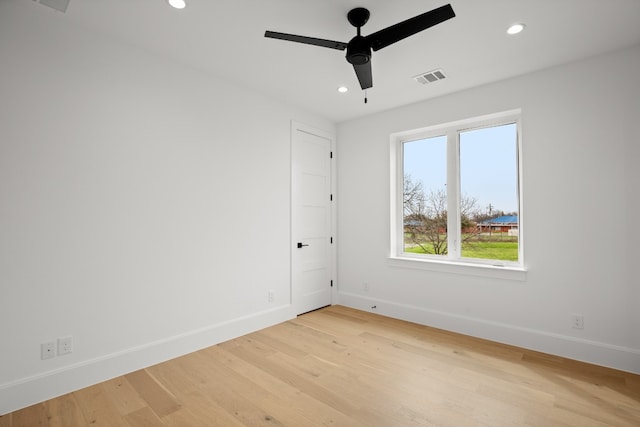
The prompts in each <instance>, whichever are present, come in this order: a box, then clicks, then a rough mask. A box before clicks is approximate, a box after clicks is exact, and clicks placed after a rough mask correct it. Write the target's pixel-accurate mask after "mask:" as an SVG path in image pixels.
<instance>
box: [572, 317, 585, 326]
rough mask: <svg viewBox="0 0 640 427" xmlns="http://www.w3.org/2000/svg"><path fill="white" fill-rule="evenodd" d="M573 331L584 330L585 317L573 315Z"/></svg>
mask: <svg viewBox="0 0 640 427" xmlns="http://www.w3.org/2000/svg"><path fill="white" fill-rule="evenodd" d="M571 320H572V325H571V327H572V328H573V329H584V316H583V315H582V314H572V315H571Z"/></svg>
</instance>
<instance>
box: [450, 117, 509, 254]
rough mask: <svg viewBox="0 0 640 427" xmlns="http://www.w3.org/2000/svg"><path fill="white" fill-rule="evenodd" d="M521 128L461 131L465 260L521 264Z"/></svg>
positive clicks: (462, 228) (461, 198)
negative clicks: (519, 213)
mask: <svg viewBox="0 0 640 427" xmlns="http://www.w3.org/2000/svg"><path fill="white" fill-rule="evenodd" d="M517 147H518V144H517V127H516V124H515V123H513V124H507V125H501V126H494V127H489V128H482V129H475V130H470V131H466V132H460V224H461V240H462V247H461V256H462V257H467V258H483V259H492V260H503V261H518V169H517V165H518V160H517Z"/></svg>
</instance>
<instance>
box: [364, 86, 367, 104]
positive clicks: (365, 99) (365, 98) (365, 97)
mask: <svg viewBox="0 0 640 427" xmlns="http://www.w3.org/2000/svg"><path fill="white" fill-rule="evenodd" d="M364 103H365V104H366V103H367V90H366V89H365V90H364Z"/></svg>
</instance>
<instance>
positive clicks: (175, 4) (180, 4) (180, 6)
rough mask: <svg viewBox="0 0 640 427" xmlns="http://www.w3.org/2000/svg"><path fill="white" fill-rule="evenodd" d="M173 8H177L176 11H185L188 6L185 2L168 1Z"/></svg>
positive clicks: (181, 0) (182, 0) (180, 0)
mask: <svg viewBox="0 0 640 427" xmlns="http://www.w3.org/2000/svg"><path fill="white" fill-rule="evenodd" d="M168 1H169V4H170V5H171V7H175V8H176V9H184V8H185V7H186V6H187V2H186V1H185V0H168Z"/></svg>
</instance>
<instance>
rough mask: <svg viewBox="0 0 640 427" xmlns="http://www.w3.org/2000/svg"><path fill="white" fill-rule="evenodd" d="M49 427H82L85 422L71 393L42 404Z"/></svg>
mask: <svg viewBox="0 0 640 427" xmlns="http://www.w3.org/2000/svg"><path fill="white" fill-rule="evenodd" d="M44 405H45V408H46V411H47V416H48V418H49V425H50V426H51V427H82V426H86V425H87V421H86V420H85V418H84V415H82V410H81V409H80V406H79V405H78V402H76V399H75V397H74V395H73V394H72V393H69V394H65V395H63V396H60V397H58V398H57V399H52V400H48V401H47V402H45V403H44Z"/></svg>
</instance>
